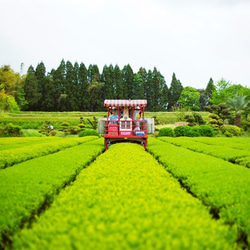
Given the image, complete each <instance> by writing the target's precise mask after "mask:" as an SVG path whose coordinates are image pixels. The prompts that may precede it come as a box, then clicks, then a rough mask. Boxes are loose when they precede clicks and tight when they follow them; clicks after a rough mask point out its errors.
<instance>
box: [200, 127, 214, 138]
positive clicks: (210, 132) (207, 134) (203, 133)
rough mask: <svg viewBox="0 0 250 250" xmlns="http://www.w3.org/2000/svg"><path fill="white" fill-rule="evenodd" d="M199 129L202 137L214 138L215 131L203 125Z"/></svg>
mask: <svg viewBox="0 0 250 250" xmlns="http://www.w3.org/2000/svg"><path fill="white" fill-rule="evenodd" d="M198 128H199V133H200V135H201V136H205V137H213V136H214V130H213V128H211V127H210V126H207V125H201V126H199V127H198Z"/></svg>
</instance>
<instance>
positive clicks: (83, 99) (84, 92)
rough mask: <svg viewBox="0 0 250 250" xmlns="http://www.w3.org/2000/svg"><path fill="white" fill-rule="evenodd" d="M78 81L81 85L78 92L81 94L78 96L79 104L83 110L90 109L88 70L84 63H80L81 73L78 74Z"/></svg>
mask: <svg viewBox="0 0 250 250" xmlns="http://www.w3.org/2000/svg"><path fill="white" fill-rule="evenodd" d="M78 81H79V86H78V92H79V94H80V96H79V97H78V98H79V99H78V100H77V101H78V103H79V104H78V106H79V108H80V110H81V111H88V109H89V103H90V98H89V93H88V72H87V68H86V67H85V65H84V64H83V63H81V64H80V67H79V75H78Z"/></svg>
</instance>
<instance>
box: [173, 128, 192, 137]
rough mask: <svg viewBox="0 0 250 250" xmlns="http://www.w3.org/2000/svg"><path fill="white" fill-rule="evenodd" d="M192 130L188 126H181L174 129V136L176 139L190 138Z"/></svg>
mask: <svg viewBox="0 0 250 250" xmlns="http://www.w3.org/2000/svg"><path fill="white" fill-rule="evenodd" d="M190 130H191V128H190V127H189V126H188V125H181V126H177V127H175V128H174V134H175V136H176V137H179V136H188V132H189V131H190Z"/></svg>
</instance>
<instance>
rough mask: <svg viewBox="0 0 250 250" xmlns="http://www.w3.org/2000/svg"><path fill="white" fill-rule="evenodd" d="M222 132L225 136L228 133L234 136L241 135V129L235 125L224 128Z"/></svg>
mask: <svg viewBox="0 0 250 250" xmlns="http://www.w3.org/2000/svg"><path fill="white" fill-rule="evenodd" d="M221 131H222V133H223V134H225V133H226V132H229V133H231V134H232V135H234V136H239V135H240V134H241V128H239V127H237V126H235V125H227V126H223V127H222V129H221Z"/></svg>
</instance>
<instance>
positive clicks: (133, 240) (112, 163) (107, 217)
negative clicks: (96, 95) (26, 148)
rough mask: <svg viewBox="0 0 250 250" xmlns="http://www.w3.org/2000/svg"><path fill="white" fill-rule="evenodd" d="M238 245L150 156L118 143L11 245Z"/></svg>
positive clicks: (130, 247) (97, 247)
mask: <svg viewBox="0 0 250 250" xmlns="http://www.w3.org/2000/svg"><path fill="white" fill-rule="evenodd" d="M151 143H154V142H153V141H151ZM161 143H163V142H161ZM165 144H166V143H165ZM154 145H155V146H157V145H156V144H155V143H154ZM172 147H173V146H172ZM74 148H76V147H74ZM41 236H42V237H41ZM235 240H236V233H235V230H234V228H231V229H230V228H229V227H228V226H226V225H223V224H222V222H221V221H220V220H218V221H216V220H213V219H212V216H211V215H210V214H209V211H208V209H207V208H206V207H205V206H204V205H203V204H202V203H201V202H200V201H199V200H198V199H196V198H194V197H193V196H191V195H190V194H188V193H187V192H186V191H185V190H184V189H183V188H182V187H181V186H180V184H179V183H178V181H176V180H175V179H174V178H173V177H171V176H170V174H169V173H168V172H167V171H166V170H165V169H164V168H163V167H162V165H160V164H159V163H158V162H157V161H156V160H155V159H154V158H153V156H152V155H150V154H148V153H147V152H145V151H144V149H143V148H142V147H141V146H139V145H135V144H128V143H125V144H124V143H123V144H115V145H112V146H111V147H110V148H109V150H108V151H106V152H105V153H104V154H102V155H100V156H99V157H98V158H97V159H96V161H94V162H93V163H92V164H91V165H90V166H89V167H88V168H86V169H85V170H84V171H82V172H81V173H80V174H79V175H78V176H77V178H76V180H75V181H74V183H73V184H72V185H71V186H68V187H67V188H66V189H64V190H63V191H62V192H61V193H60V194H59V195H58V196H57V198H56V199H55V200H54V202H53V204H52V205H51V207H50V208H49V209H48V210H47V211H46V212H45V213H43V214H42V215H41V216H40V217H39V218H38V219H37V221H36V222H34V223H33V224H32V228H26V229H23V230H22V231H21V232H20V234H18V235H16V236H15V237H14V238H13V242H12V247H13V248H14V249H82V248H83V247H84V248H85V249H220V250H221V249H227V250H228V249H235V248H236V244H235Z"/></svg>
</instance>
